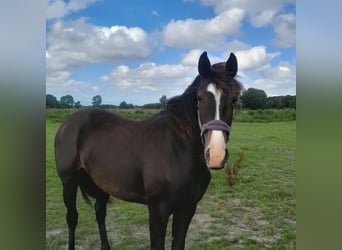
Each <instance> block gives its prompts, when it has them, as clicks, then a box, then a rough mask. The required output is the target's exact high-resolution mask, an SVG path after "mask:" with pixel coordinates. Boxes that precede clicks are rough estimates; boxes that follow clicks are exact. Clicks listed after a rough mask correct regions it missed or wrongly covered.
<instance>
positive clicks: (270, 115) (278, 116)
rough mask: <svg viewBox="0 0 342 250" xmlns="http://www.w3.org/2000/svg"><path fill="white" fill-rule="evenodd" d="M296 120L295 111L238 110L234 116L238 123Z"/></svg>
mask: <svg viewBox="0 0 342 250" xmlns="http://www.w3.org/2000/svg"><path fill="white" fill-rule="evenodd" d="M295 120H296V110H295V109H258V110H248V109H241V110H236V112H235V115H234V121H236V122H276V121H295Z"/></svg>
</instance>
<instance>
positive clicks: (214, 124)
mask: <svg viewBox="0 0 342 250" xmlns="http://www.w3.org/2000/svg"><path fill="white" fill-rule="evenodd" d="M207 130H221V131H225V132H227V133H229V132H230V126H229V125H228V124H227V123H225V122H224V121H221V120H211V121H209V122H207V123H204V124H202V126H201V137H203V134H204V133H205V132H206V131H207Z"/></svg>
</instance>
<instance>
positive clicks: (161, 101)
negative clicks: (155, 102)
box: [159, 95, 168, 108]
mask: <svg viewBox="0 0 342 250" xmlns="http://www.w3.org/2000/svg"><path fill="white" fill-rule="evenodd" d="M167 101H168V100H167V98H166V95H163V96H162V97H160V99H159V102H160V105H161V107H162V108H165V107H166V104H167Z"/></svg>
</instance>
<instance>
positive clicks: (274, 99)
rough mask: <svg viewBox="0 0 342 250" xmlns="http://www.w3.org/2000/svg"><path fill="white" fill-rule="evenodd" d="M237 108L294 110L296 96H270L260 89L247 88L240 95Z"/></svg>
mask: <svg viewBox="0 0 342 250" xmlns="http://www.w3.org/2000/svg"><path fill="white" fill-rule="evenodd" d="M238 107H239V108H243V109H253V110H257V109H286V108H293V109H296V96H295V95H285V96H270V97H268V96H267V95H266V93H265V91H263V90H261V89H255V88H249V89H247V90H246V91H244V92H243V93H242V95H241V98H240V101H239V103H238Z"/></svg>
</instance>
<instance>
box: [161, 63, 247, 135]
mask: <svg viewBox="0 0 342 250" xmlns="http://www.w3.org/2000/svg"><path fill="white" fill-rule="evenodd" d="M210 78H211V80H212V81H213V82H214V83H215V84H216V85H217V86H218V87H219V88H221V89H222V91H225V92H229V93H230V94H231V95H232V96H233V99H236V100H237V99H238V97H239V96H240V93H241V91H242V90H243V86H242V84H241V83H240V82H239V81H238V80H236V79H235V78H232V77H231V76H229V75H228V73H227V71H226V70H225V63H217V64H214V65H212V67H211V75H210ZM200 83H201V76H200V75H197V76H196V78H195V79H194V81H193V82H192V83H191V84H190V85H189V86H188V87H187V88H186V90H185V91H184V92H183V94H181V95H178V96H175V97H172V98H171V99H170V100H169V101H168V102H167V105H166V111H167V112H169V113H170V114H171V118H172V119H173V120H174V122H175V124H177V126H178V127H179V128H180V131H181V133H182V134H183V135H184V136H185V137H188V136H189V135H190V134H191V132H192V130H193V129H194V128H196V126H198V120H197V119H194V117H197V108H196V107H197V90H198V88H199V85H200ZM227 83H228V84H227Z"/></svg>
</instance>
